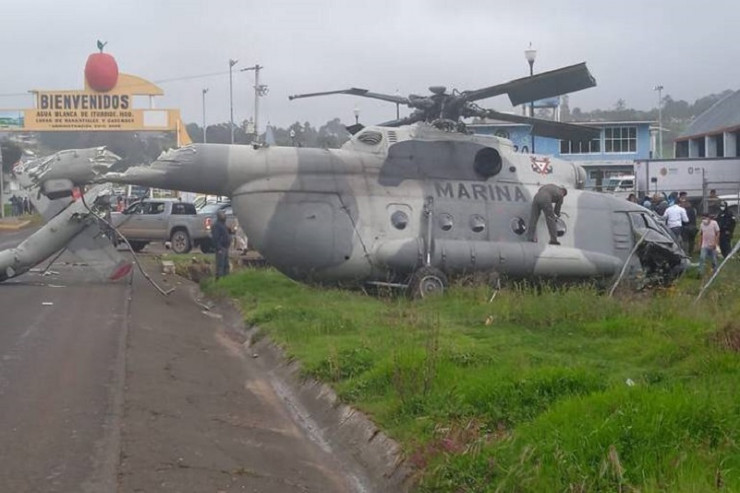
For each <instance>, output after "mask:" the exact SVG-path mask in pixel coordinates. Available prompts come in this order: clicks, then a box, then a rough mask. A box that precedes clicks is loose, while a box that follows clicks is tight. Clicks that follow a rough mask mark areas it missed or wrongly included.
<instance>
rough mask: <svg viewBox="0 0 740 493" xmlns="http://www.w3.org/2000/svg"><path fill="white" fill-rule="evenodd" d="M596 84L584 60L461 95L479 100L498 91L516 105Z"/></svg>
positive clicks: (469, 99) (470, 99) (496, 94)
mask: <svg viewBox="0 0 740 493" xmlns="http://www.w3.org/2000/svg"><path fill="white" fill-rule="evenodd" d="M595 85H596V79H594V78H593V76H592V75H591V72H589V71H588V68H587V67H586V63H585V62H583V63H577V64H575V65H570V66H569V67H563V68H559V69H557V70H551V71H549V72H542V73H540V74H536V75H533V76H531V77H522V78H521V79H516V80H512V81H509V82H506V83H504V84H498V85H495V86H490V87H485V88H483V89H478V90H476V91H466V92H464V93H463V97H464V98H465V100H466V101H478V100H479V99H486V98H490V97H492V96H498V95H499V94H507V95H508V96H509V100H511V104H513V105H514V106H517V105H520V104H522V103H529V102H530V101H537V100H540V99H545V98H551V97H553V96H560V95H561V94H567V93H570V92H575V91H580V90H581V89H587V88H589V87H593V86H595Z"/></svg>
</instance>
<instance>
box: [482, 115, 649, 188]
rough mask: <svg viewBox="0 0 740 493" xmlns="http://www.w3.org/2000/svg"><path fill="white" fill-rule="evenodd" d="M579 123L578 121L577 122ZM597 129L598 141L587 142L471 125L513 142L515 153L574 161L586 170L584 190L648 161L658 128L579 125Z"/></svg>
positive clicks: (521, 127)
mask: <svg viewBox="0 0 740 493" xmlns="http://www.w3.org/2000/svg"><path fill="white" fill-rule="evenodd" d="M579 123H580V122H579ZM582 124H583V125H588V126H592V127H598V128H600V129H601V133H600V135H599V137H598V138H595V139H593V140H591V141H590V142H588V143H582V142H577V141H568V140H558V139H554V138H549V137H539V136H533V135H531V134H530V128H531V127H530V126H529V125H526V124H515V123H507V122H501V121H492V122H482V123H473V124H470V125H468V127H469V128H470V129H471V130H472V131H473V132H475V133H478V134H486V135H497V136H499V137H504V138H507V139H509V140H511V141H512V143H513V144H514V148H515V149H516V151H517V152H523V153H530V152H532V147H533V145H534V149H535V151H536V152H535V153H536V154H547V155H552V156H554V157H557V158H560V159H564V160H567V161H572V162H575V163H577V164H579V165H581V166H582V167H583V168H584V169H585V170H586V175H587V181H586V188H587V189H595V190H598V189H600V188H601V187H602V184H603V183H604V182H605V181H606V180H607V179H608V178H610V177H613V176H619V175H631V174H633V172H634V162H635V160H638V159H650V158H652V156H653V150H654V149H655V148H656V142H655V135H656V132H657V128H656V127H655V126H654V122H651V121H615V122H582Z"/></svg>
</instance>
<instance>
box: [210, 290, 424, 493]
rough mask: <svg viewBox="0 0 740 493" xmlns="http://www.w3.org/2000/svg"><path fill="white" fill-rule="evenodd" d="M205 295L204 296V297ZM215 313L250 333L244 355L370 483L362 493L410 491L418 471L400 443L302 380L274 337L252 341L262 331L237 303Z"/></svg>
mask: <svg viewBox="0 0 740 493" xmlns="http://www.w3.org/2000/svg"><path fill="white" fill-rule="evenodd" d="M200 296H201V297H204V295H203V294H202V293H200ZM214 308H215V311H217V312H219V313H220V314H221V315H222V316H223V317H224V318H223V320H224V322H225V323H226V325H227V326H231V328H232V330H240V331H241V332H242V334H243V333H244V332H243V331H244V330H246V336H247V337H246V341H245V342H244V343H243V348H244V349H243V350H244V351H245V353H246V354H245V356H246V357H249V358H258V359H259V364H260V366H261V367H263V368H264V369H265V371H267V372H269V374H270V375H271V376H272V377H273V387H274V388H275V390H276V391H277V392H278V394H280V395H281V397H282V398H283V399H284V400H286V401H287V404H288V405H289V406H290V407H292V408H293V409H294V411H295V414H297V415H298V418H299V420H301V421H303V424H304V428H307V429H308V430H309V432H310V433H311V434H312V435H315V436H316V438H317V439H318V440H319V441H323V442H324V443H326V444H327V445H328V446H329V447H330V448H331V449H333V450H334V451H335V455H336V456H337V457H339V458H340V459H341V460H342V462H343V463H344V466H345V467H346V468H347V469H349V470H354V471H356V472H358V473H359V474H360V475H361V476H364V477H365V478H367V482H368V483H369V484H367V485H366V486H368V488H359V491H368V490H369V491H377V492H408V491H410V490H411V488H412V486H413V484H412V482H413V481H412V473H413V471H412V469H411V467H410V466H409V465H407V464H406V463H405V461H404V458H403V451H402V449H401V446H400V445H399V444H398V443H397V442H395V441H394V440H393V439H391V438H390V437H388V435H386V434H385V433H383V432H382V431H381V430H380V429H379V428H378V427H377V426H376V425H375V423H373V422H372V420H370V419H369V418H368V417H367V416H365V415H364V414H363V413H362V412H360V411H358V410H357V409H354V408H352V407H350V406H348V405H346V404H343V403H341V402H340V401H339V398H338V397H337V395H336V393H335V392H334V390H333V389H332V388H331V387H329V386H328V385H326V384H323V383H321V382H319V381H317V380H314V379H306V378H304V377H302V376H301V374H300V370H301V366H300V363H298V362H296V361H290V360H289V359H288V358H287V357H286V356H285V353H284V352H283V350H282V349H281V348H280V347H279V346H278V345H277V344H275V343H274V342H273V341H272V340H271V339H270V338H269V337H267V336H263V337H260V338H259V340H257V341H256V342H253V341H254V339H255V335H256V334H257V332H258V330H259V328H258V327H256V326H253V327H249V328H245V326H244V322H243V320H244V319H243V317H242V316H241V314H240V313H239V309H238V307H237V306H236V303H234V302H233V301H231V300H228V301H219V302H216V303H215V306H214ZM293 401H295V402H293Z"/></svg>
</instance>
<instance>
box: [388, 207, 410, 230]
mask: <svg viewBox="0 0 740 493" xmlns="http://www.w3.org/2000/svg"><path fill="white" fill-rule="evenodd" d="M391 224H392V225H393V227H394V228H396V229H406V226H407V225H408V224H409V216H408V214H406V213H405V212H403V211H396V212H394V213H393V214H391Z"/></svg>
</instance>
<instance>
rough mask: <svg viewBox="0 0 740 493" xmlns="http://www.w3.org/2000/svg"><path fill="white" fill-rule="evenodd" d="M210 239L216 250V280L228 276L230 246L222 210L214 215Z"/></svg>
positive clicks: (224, 214) (229, 237)
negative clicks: (214, 219)
mask: <svg viewBox="0 0 740 493" xmlns="http://www.w3.org/2000/svg"><path fill="white" fill-rule="evenodd" d="M211 238H212V239H213V246H214V247H215V248H216V279H219V278H221V277H223V276H227V275H228V274H229V247H230V246H231V235H230V233H229V228H228V227H227V226H226V213H225V212H224V211H223V210H220V211H218V212H217V213H216V222H215V223H214V224H213V228H212V229H211Z"/></svg>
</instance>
